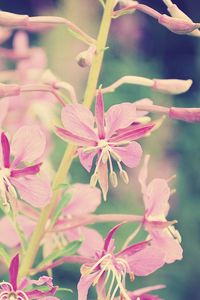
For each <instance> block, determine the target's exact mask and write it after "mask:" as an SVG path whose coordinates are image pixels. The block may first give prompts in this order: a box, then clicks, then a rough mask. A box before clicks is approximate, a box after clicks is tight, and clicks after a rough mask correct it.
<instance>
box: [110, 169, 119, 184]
mask: <svg viewBox="0 0 200 300" xmlns="http://www.w3.org/2000/svg"><path fill="white" fill-rule="evenodd" d="M110 182H111V183H112V185H113V187H117V186H118V180H117V174H116V173H115V172H114V171H112V172H110Z"/></svg>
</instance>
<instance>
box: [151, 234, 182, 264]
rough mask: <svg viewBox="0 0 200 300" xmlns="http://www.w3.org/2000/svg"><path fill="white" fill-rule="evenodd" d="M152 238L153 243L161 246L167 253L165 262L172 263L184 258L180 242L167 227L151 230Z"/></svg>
mask: <svg viewBox="0 0 200 300" xmlns="http://www.w3.org/2000/svg"><path fill="white" fill-rule="evenodd" d="M150 234H151V238H152V245H155V246H157V247H160V248H161V249H162V250H163V251H164V253H165V262H166V263H168V264H170V263H173V262H174V261H176V260H181V259H182V258H183V249H182V247H181V245H180V243H179V242H178V240H177V239H175V238H174V237H173V236H172V235H170V233H169V232H167V229H165V230H157V231H155V230H154V231H152V232H150Z"/></svg>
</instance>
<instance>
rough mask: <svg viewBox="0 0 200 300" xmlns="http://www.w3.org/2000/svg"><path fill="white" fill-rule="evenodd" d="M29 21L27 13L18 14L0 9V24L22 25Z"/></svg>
mask: <svg viewBox="0 0 200 300" xmlns="http://www.w3.org/2000/svg"><path fill="white" fill-rule="evenodd" d="M28 22H29V16H28V15H18V14H13V13H10V12H6V11H0V25H1V26H7V27H24V26H27V25H28Z"/></svg>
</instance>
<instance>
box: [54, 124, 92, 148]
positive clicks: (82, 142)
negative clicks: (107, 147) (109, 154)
mask: <svg viewBox="0 0 200 300" xmlns="http://www.w3.org/2000/svg"><path fill="white" fill-rule="evenodd" d="M56 133H57V134H58V136H59V137H61V138H62V139H64V141H66V140H68V141H70V142H72V143H74V144H76V145H77V146H96V142H94V141H93V140H91V139H88V138H84V137H82V136H78V135H75V134H73V133H71V132H69V131H67V130H66V129H64V128H59V127H57V128H56Z"/></svg>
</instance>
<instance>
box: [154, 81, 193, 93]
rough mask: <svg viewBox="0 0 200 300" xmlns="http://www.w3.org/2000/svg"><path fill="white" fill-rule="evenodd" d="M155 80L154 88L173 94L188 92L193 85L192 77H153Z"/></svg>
mask: <svg viewBox="0 0 200 300" xmlns="http://www.w3.org/2000/svg"><path fill="white" fill-rule="evenodd" d="M153 81H154V84H153V86H152V89H153V90H155V91H160V92H163V93H168V94H173V95H178V94H181V93H185V92H187V91H188V90H189V88H190V87H191V85H192V80H191V79H188V80H179V79H153Z"/></svg>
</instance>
